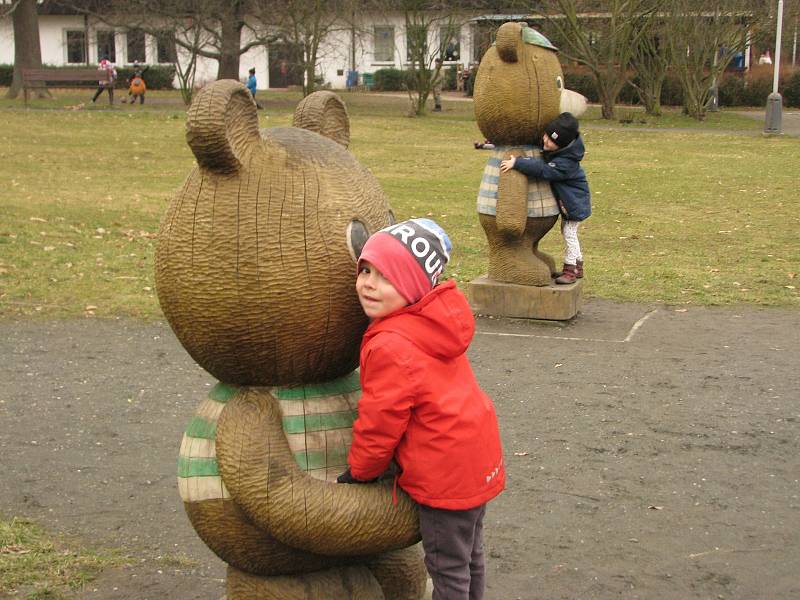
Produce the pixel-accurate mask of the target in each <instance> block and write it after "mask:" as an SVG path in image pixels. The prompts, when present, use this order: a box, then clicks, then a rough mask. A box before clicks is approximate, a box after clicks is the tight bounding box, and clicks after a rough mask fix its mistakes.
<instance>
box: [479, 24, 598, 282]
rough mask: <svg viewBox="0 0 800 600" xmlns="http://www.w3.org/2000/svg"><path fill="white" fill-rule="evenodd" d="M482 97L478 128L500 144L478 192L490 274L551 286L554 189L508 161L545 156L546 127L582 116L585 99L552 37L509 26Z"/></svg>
mask: <svg viewBox="0 0 800 600" xmlns="http://www.w3.org/2000/svg"><path fill="white" fill-rule="evenodd" d="M474 98H475V117H476V119H477V122H478V127H479V128H480V130H481V132H482V133H483V135H484V136H485V137H486V139H488V140H491V141H492V142H493V143H494V145H495V149H494V151H493V152H492V155H491V156H490V158H489V161H488V163H487V165H486V169H485V170H484V174H483V179H482V180H481V187H480V190H479V192H478V215H479V219H480V222H481V225H482V226H483V230H484V232H485V234H486V238H487V241H488V245H489V250H488V252H489V271H488V276H489V278H490V279H493V280H495V281H501V282H505V283H515V284H520V285H533V286H544V285H548V284H549V283H550V281H551V274H552V273H553V272H554V271H555V262H554V261H553V258H552V257H551V256H549V255H548V254H546V253H544V252H542V251H540V250H539V241H540V240H541V239H542V238H543V237H544V235H545V234H546V233H547V232H548V231H549V230H550V229H551V228H552V227H553V224H554V223H555V222H556V220H557V219H558V213H559V211H558V205H557V203H556V200H555V198H554V197H553V194H552V192H551V190H550V184H549V183H548V182H546V181H540V180H528V178H527V177H526V176H525V175H523V174H522V173H519V172H518V171H509V172H507V173H500V161H502V160H504V159H506V158H510V157H511V156H539V155H540V146H541V140H542V134H543V132H544V126H545V125H546V124H547V123H548V122H549V121H551V120H552V119H554V118H555V117H556V116H558V114H559V113H560V112H562V111H563V110H572V111H573V112H580V110H581V109H580V106H581V102H580V98H582V97H580V95H578V94H574V92H570V91H568V90H565V89H564V77H563V74H562V72H561V65H560V63H559V62H558V57H557V55H556V48H555V47H554V46H553V45H552V44H550V42H549V41H548V40H547V38H545V37H544V36H543V35H542V34H540V33H539V32H538V31H536V30H534V29H531V28H529V27H525V26H523V25H521V24H519V23H504V24H503V25H502V26H501V27H500V29H499V30H498V32H497V41H496V43H495V45H494V46H492V47H491V48H489V50H487V51H486V54H484V56H483V59H482V60H481V63H480V67H479V68H478V75H477V77H476V79H475V91H474ZM576 107H577V108H576ZM584 107H585V105H584Z"/></svg>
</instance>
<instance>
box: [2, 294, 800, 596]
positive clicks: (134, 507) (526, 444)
mask: <svg viewBox="0 0 800 600" xmlns="http://www.w3.org/2000/svg"><path fill="white" fill-rule="evenodd" d="M798 331H800V312H798V311H790V310H777V309H769V310H767V309H758V308H752V307H738V308H708V309H701V308H688V309H683V308H680V309H676V308H674V307H668V306H661V305H652V306H644V305H631V304H625V305H622V304H614V303H611V302H606V301H599V300H593V301H589V302H587V303H585V305H584V308H583V312H582V313H581V314H580V315H579V317H578V318H577V319H576V320H575V321H573V322H571V323H569V324H566V325H555V324H546V323H541V322H525V321H511V320H501V319H486V318H481V319H479V321H478V334H477V335H476V338H475V342H474V344H473V346H472V348H471V350H470V356H471V359H472V361H473V364H474V367H475V370H476V373H477V375H478V377H479V379H480V381H481V383H482V385H483V386H484V387H485V389H486V390H487V391H489V392H490V394H491V395H492V396H493V398H494V399H495V402H496V404H497V408H498V413H499V416H500V423H501V429H502V434H503V441H504V445H505V451H506V458H507V464H508V470H509V484H508V488H507V490H506V491H505V492H504V493H503V494H502V495H501V496H500V497H499V498H498V499H497V500H496V501H494V502H493V503H491V504H490V508H489V512H488V514H487V521H486V544H487V549H488V555H489V558H488V560H489V564H488V590H487V591H488V593H487V598H488V599H489V600H509V599H510V600H513V599H517V598H519V599H526V600H527V599H558V598H569V599H573V598H595V599H610V598H642V599H653V598H659V599H664V600H671V599H675V600H678V599H681V600H685V599H693V598H698V599H699V598H703V599H705V598H711V599H733V598H741V599H748V600H749V599H755V598H765V599H766V598H769V599H779V598H780V599H782V598H797V597H800V578H798V573H799V572H800V482H799V481H798V480H799V479H800V436H799V435H798V430H799V427H800V405H799V404H798V392H797V390H798V388H800V370H799V369H798V356H800V336H799V335H798ZM0 353H1V354H0V355H1V356H2V358H3V360H2V364H0V373H2V382H3V386H2V388H1V389H0V423H2V428H0V463H1V464H2V474H3V476H2V485H0V513H3V514H4V515H5V516H6V517H10V516H14V515H18V516H26V517H30V518H32V519H34V520H36V521H38V522H40V523H41V524H43V525H45V526H46V527H49V528H51V529H52V530H54V531H59V532H63V533H65V534H67V535H69V536H72V537H74V538H76V539H77V540H79V541H80V542H82V543H85V544H89V545H92V546H95V547H102V548H121V549H123V551H124V552H126V553H129V554H130V555H131V556H133V557H135V560H136V564H135V565H134V566H133V567H128V568H120V569H111V570H108V571H106V572H105V573H103V574H102V575H101V576H100V578H99V579H98V580H96V581H95V582H93V583H92V584H90V585H89V586H88V587H87V588H86V589H85V590H84V591H83V592H82V593H81V594H79V596H78V597H79V598H81V599H82V600H83V599H114V600H117V599H133V598H135V599H163V598H170V599H173V600H183V599H186V600H188V599H193V600H197V599H200V600H205V599H208V600H218V599H219V598H220V597H221V596H222V595H223V594H224V573H225V569H224V564H223V563H222V562H221V561H220V560H219V559H217V558H216V557H215V556H214V555H213V554H212V553H211V552H210V551H209V550H208V549H206V547H205V546H204V545H203V543H202V542H200V540H199V539H198V538H197V536H196V535H195V533H194V531H193V529H192V527H191V526H190V524H189V522H188V520H187V518H186V516H185V515H184V512H183V508H182V505H181V502H180V499H179V497H178V492H177V488H176V468H175V467H176V458H177V454H178V447H179V444H180V439H181V435H182V432H183V430H184V428H185V426H186V424H187V423H188V421H189V419H190V417H191V415H192V414H193V413H194V410H195V407H196V405H197V404H198V403H199V402H200V400H201V399H202V398H204V397H205V395H206V393H207V390H208V388H209V386H210V385H211V384H212V379H211V377H210V376H209V375H207V374H206V373H205V372H204V371H202V370H201V369H200V368H199V367H198V366H197V365H195V364H194V363H193V362H192V360H191V359H190V358H189V356H188V355H187V354H186V353H185V352H184V351H183V349H182V348H181V347H180V345H179V344H178V342H177V341H176V339H175V338H174V336H173V335H172V333H171V331H170V329H169V327H168V326H167V325H165V324H164V323H155V324H145V323H140V322H137V321H132V320H107V321H104V320H95V319H77V320H69V321H38V322H37V321H5V322H0ZM6 595H7V594H6ZM0 597H5V596H4V594H3V592H2V591H0Z"/></svg>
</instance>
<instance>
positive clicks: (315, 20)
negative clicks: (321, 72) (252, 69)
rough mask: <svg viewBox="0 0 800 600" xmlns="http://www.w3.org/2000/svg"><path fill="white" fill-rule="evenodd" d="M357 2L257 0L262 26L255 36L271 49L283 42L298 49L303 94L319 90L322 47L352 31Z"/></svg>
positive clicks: (257, 17) (337, 0) (347, 0)
mask: <svg viewBox="0 0 800 600" xmlns="http://www.w3.org/2000/svg"><path fill="white" fill-rule="evenodd" d="M356 4H357V3H356V2H355V0H327V1H326V0H254V2H253V7H252V8H253V10H252V12H253V16H254V17H255V18H256V19H257V20H258V21H259V23H260V24H261V27H260V28H254V29H253V30H254V35H255V36H256V37H257V38H258V39H259V40H260V42H261V43H262V44H263V45H265V46H269V45H270V44H271V43H273V42H281V43H284V44H286V45H288V46H290V47H295V48H299V49H300V50H301V52H300V56H299V58H300V65H299V66H300V68H301V69H302V70H303V74H304V76H303V95H304V96H307V95H308V94H310V93H312V92H313V91H314V89H315V88H316V72H317V67H318V65H319V60H320V58H321V48H323V47H324V44H325V42H326V41H329V40H330V38H331V34H333V33H335V32H338V31H344V30H347V31H349V30H350V29H351V28H352V26H353V25H352V18H353V15H354V9H355V7H356Z"/></svg>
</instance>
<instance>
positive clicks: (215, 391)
mask: <svg viewBox="0 0 800 600" xmlns="http://www.w3.org/2000/svg"><path fill="white" fill-rule="evenodd" d="M238 391H239V388H237V387H235V386H232V385H228V384H226V383H217V385H215V386H214V387H213V388H211V391H210V392H209V393H208V397H209V398H211V399H212V400H214V401H215V402H220V403H222V404H225V403H227V402H228V400H230V399H231V398H233V397H234V396H235V395H236V392H238Z"/></svg>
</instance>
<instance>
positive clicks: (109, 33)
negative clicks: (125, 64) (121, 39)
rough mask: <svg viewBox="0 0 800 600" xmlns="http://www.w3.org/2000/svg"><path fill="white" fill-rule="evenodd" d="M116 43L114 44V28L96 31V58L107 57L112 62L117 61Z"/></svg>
mask: <svg viewBox="0 0 800 600" xmlns="http://www.w3.org/2000/svg"><path fill="white" fill-rule="evenodd" d="M116 49H117V47H116V45H115V44H114V30H113V29H101V30H99V31H98V32H97V60H98V61H99V60H102V59H104V58H107V59H108V60H110V61H111V62H112V63H113V62H117V52H116Z"/></svg>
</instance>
